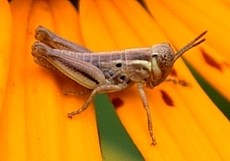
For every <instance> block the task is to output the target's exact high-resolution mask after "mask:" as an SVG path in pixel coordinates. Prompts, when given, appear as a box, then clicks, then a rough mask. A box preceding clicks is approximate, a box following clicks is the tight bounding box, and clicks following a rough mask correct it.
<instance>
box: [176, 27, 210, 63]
mask: <svg viewBox="0 0 230 161" xmlns="http://www.w3.org/2000/svg"><path fill="white" fill-rule="evenodd" d="M207 32H208V31H204V32H202V33H201V34H200V35H198V36H197V37H196V38H195V39H194V40H192V41H191V42H190V43H188V44H187V45H185V46H184V47H183V48H181V49H180V50H179V51H177V53H176V54H175V56H174V62H175V61H176V60H177V59H178V58H179V57H181V55H183V54H184V53H185V52H186V51H188V50H189V49H191V48H193V47H195V46H197V45H199V44H200V43H202V42H204V41H205V38H203V39H201V38H202V37H203V36H204V35H205V34H206V33H207ZM200 39H201V40H200Z"/></svg>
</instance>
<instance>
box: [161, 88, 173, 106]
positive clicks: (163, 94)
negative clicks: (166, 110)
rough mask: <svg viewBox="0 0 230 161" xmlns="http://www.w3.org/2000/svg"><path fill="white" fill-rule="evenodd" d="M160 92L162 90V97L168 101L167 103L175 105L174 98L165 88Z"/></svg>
mask: <svg viewBox="0 0 230 161" xmlns="http://www.w3.org/2000/svg"><path fill="white" fill-rule="evenodd" d="M160 92H161V97H162V99H163V101H164V102H165V103H166V105H168V106H174V102H173V99H172V98H171V97H170V95H169V94H168V93H167V92H166V91H164V90H160Z"/></svg>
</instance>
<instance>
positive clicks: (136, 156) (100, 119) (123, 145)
mask: <svg viewBox="0 0 230 161" xmlns="http://www.w3.org/2000/svg"><path fill="white" fill-rule="evenodd" d="M94 104H95V110H96V116H97V125H98V129H99V137H100V143H101V149H102V155H103V158H104V160H105V161H113V160H132V161H141V160H144V158H143V156H142V155H141V153H140V152H139V150H138V149H137V147H136V145H135V144H134V143H133V141H132V140H131V138H130V136H129V135H128V133H127V132H126V130H125V129H124V127H123V125H122V124H121V121H120V120H119V118H118V116H117V114H116V111H115V109H114V107H113V105H112V103H111V102H110V100H109V98H108V96H107V95H106V94H99V95H97V96H96V98H95V102H94Z"/></svg>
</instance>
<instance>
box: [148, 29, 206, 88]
mask: <svg viewBox="0 0 230 161" xmlns="http://www.w3.org/2000/svg"><path fill="white" fill-rule="evenodd" d="M206 32H207V31H204V32H203V33H201V34H200V35H199V36H197V37H196V38H195V39H194V40H193V41H191V42H190V43H188V44H187V45H185V46H184V47H183V48H181V49H180V50H179V51H177V52H176V53H174V51H173V48H172V47H171V46H170V44H169V43H161V44H157V45H154V46H153V47H152V53H151V74H150V80H149V81H147V86H148V87H149V88H153V87H154V86H156V85H158V84H160V83H161V82H163V81H164V80H165V79H166V77H167V76H168V75H169V73H170V71H171V69H172V67H173V64H174V63H175V62H176V60H177V59H178V58H179V57H181V56H182V55H183V54H184V53H185V52H186V51H188V50H189V49H191V48H193V47H195V46H197V45H199V44H200V43H202V42H203V41H205V39H201V37H202V36H203V35H205V34H206Z"/></svg>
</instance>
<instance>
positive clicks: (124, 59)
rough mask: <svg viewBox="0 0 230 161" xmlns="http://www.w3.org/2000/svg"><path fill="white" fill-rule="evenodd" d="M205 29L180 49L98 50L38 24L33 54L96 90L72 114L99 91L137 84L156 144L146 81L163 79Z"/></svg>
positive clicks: (151, 83)
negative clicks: (60, 35) (92, 50)
mask: <svg viewBox="0 0 230 161" xmlns="http://www.w3.org/2000/svg"><path fill="white" fill-rule="evenodd" d="M205 33H206V31H205V32H203V33H201V34H200V35H199V36H197V37H196V38H195V39H194V40H193V41H191V42H190V43H188V44H187V45H185V46H184V47H183V48H182V49H180V50H179V51H177V52H176V53H174V51H173V49H172V47H171V46H170V44H168V43H161V44H156V45H154V46H152V47H150V48H136V49H126V50H121V51H110V52H99V53H94V52H91V51H90V50H88V49H86V48H84V47H81V46H79V45H77V44H74V43H72V42H70V41H68V40H65V39H63V38H61V37H59V36H57V35H55V34H54V33H52V32H51V31H49V30H48V29H46V28H45V27H42V26H38V28H37V29H36V31H35V38H36V39H37V40H38V41H37V42H35V43H34V44H33V46H32V55H33V56H34V60H35V62H36V63H38V64H40V65H41V66H44V67H46V68H49V69H53V70H56V71H59V72H61V73H62V74H64V75H66V76H67V77H69V78H70V79H72V80H73V81H75V82H77V83H79V84H80V85H82V86H84V87H86V88H88V89H90V90H91V91H92V92H91V94H90V96H89V98H88V99H87V100H86V101H85V102H84V104H83V105H82V107H81V108H79V109H77V110H76V111H73V112H71V113H68V117H70V118H72V117H73V116H74V115H76V114H79V113H81V112H82V111H84V110H85V109H86V108H87V107H88V105H89V104H90V103H91V102H92V100H93V98H94V96H95V95H96V94H97V93H109V92H117V91H120V90H124V89H126V88H127V87H128V86H131V85H133V84H137V89H138V91H139V94H140V97H141V100H142V103H143V106H144V109H145V110H146V113H147V120H148V130H149V133H150V136H151V140H152V144H156V139H155V137H154V134H153V130H152V119H151V112H150V109H149V104H148V100H147V97H146V95H145V92H144V85H146V86H147V88H153V87H155V86H157V85H158V84H160V83H162V82H163V81H164V80H165V79H166V77H167V76H168V75H169V73H170V71H171V69H172V67H173V64H174V63H175V61H176V60H177V59H178V58H179V57H181V56H182V55H183V53H185V52H186V51H188V50H189V49H191V48H193V47H195V46H197V45H198V44H200V43H202V42H203V41H205V39H201V38H202V36H204V35H205Z"/></svg>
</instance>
